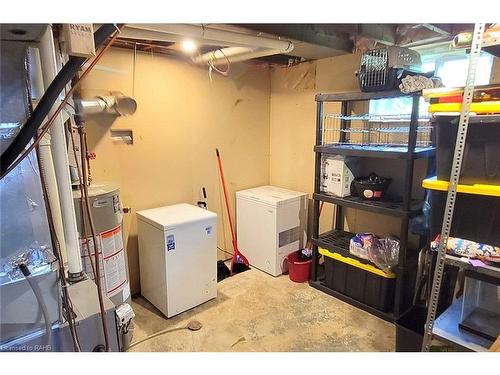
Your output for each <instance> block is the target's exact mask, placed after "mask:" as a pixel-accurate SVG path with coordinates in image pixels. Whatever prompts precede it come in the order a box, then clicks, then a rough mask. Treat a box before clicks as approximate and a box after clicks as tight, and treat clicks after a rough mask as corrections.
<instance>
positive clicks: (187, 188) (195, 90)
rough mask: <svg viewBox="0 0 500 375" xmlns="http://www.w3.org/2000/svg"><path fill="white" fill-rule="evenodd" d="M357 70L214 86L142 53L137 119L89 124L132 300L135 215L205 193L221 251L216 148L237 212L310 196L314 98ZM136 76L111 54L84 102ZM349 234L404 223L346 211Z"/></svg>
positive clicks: (343, 84) (96, 173)
mask: <svg viewBox="0 0 500 375" xmlns="http://www.w3.org/2000/svg"><path fill="white" fill-rule="evenodd" d="M358 64H359V56H357V55H345V56H340V57H335V58H329V59H322V60H318V61H316V62H310V63H303V64H300V65H297V66H294V67H291V68H274V69H272V71H271V72H269V71H268V70H267V69H263V68H258V67H248V66H246V65H243V64H238V65H236V66H235V67H234V68H235V69H233V72H234V71H235V73H234V74H233V76H232V77H229V78H225V77H221V76H219V75H214V82H212V83H210V82H209V79H208V75H207V71H206V69H204V68H197V67H194V66H192V65H190V64H189V63H187V62H183V61H178V60H174V59H171V58H165V57H160V56H151V55H150V54H144V53H139V54H138V55H137V62H136V68H135V92H134V95H133V96H134V97H135V98H136V100H137V102H138V110H137V112H136V113H135V114H134V115H133V116H130V117H127V118H123V117H122V118H117V119H113V118H111V117H105V116H99V117H97V118H94V119H93V120H90V121H88V125H89V126H88V133H89V143H90V144H89V146H90V148H91V150H92V151H94V152H96V153H97V159H96V160H95V161H94V162H93V163H92V175H93V177H94V180H95V181H114V182H117V183H118V184H120V186H121V192H122V201H123V204H124V206H129V207H131V208H132V213H131V214H128V215H126V218H125V232H126V237H127V240H128V245H127V250H128V253H129V269H130V278H131V286H132V292H133V293H137V292H139V290H140V285H139V270H138V253H137V234H136V218H135V214H134V212H135V211H138V210H141V209H146V208H151V207H157V206H162V205H168V204H174V203H178V202H190V203H195V202H196V201H197V200H198V198H199V191H200V189H201V187H202V186H205V187H206V188H207V191H208V195H209V209H210V210H212V211H215V212H216V213H217V214H218V215H219V232H218V238H219V246H220V247H222V248H226V249H230V248H231V244H230V237H229V230H228V229H229V228H228V227H227V224H225V223H227V219H226V214H225V212H224V211H223V210H222V205H221V204H222V200H221V199H222V196H221V191H220V189H219V181H218V173H217V168H216V159H215V152H214V149H215V147H219V149H220V150H221V152H222V155H223V158H224V167H225V173H226V179H227V182H228V187H229V193H230V196H231V200H232V205H233V208H234V192H235V191H237V190H241V189H244V188H248V187H252V186H258V185H263V184H267V183H271V184H273V185H276V186H281V187H284V188H289V189H293V190H299V191H305V192H308V193H312V191H313V181H314V152H313V145H314V137H315V110H316V105H315V101H314V95H315V94H316V93H318V92H340V91H357V90H358V84H357V81H356V78H355V76H354V72H355V70H356V69H357V67H358ZM133 76H134V74H133V54H132V53H131V52H130V51H125V50H120V49H111V50H110V51H109V53H107V54H106V55H105V56H104V57H103V60H102V61H101V62H100V63H99V65H98V66H97V68H96V69H94V71H93V72H92V73H91V74H90V75H89V77H88V78H87V79H86V80H85V82H84V85H83V92H84V96H86V97H91V96H93V95H99V94H107V93H109V91H113V90H117V91H121V92H123V93H124V94H127V95H132V88H133V86H134V84H133ZM499 77H500V63H499V59H496V60H495V65H494V71H493V73H492V81H493V82H499V81H500V79H499ZM335 106H336V105H332V108H334V107H335ZM332 108H330V109H331V110H333V109H332ZM338 109H339V108H338V106H337V108H336V110H338ZM110 129H132V130H133V131H134V145H124V144H120V143H116V142H113V141H112V140H111V139H110V135H109V131H110ZM422 167H423V165H420V169H421V170H422V169H423V168H422ZM332 209H333V206H332V205H325V208H324V211H323V214H322V220H321V227H322V230H327V229H328V228H330V226H331V222H332V217H333V216H332V212H333V210H332ZM221 215H224V221H221V220H220V218H221ZM347 228H349V230H352V231H356V230H363V231H373V232H376V233H381V234H382V233H397V231H398V228H399V220H398V219H395V218H390V217H385V216H380V215H376V214H371V213H366V212H358V211H355V210H348V213H347ZM224 229H225V230H224ZM223 232H225V236H223Z"/></svg>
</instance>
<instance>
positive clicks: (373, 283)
mask: <svg viewBox="0 0 500 375" xmlns="http://www.w3.org/2000/svg"><path fill="white" fill-rule="evenodd" d="M337 255H338V254H337ZM339 258H343V259H349V260H350V261H352V259H351V258H345V257H339ZM357 263H359V262H357ZM359 264H360V265H361V263H359ZM371 267H373V266H371ZM373 268H375V267H373ZM379 272H382V271H380V270H379ZM325 285H326V286H327V287H329V288H331V289H333V290H336V291H337V292H340V293H342V294H344V295H346V296H349V297H351V298H354V299H356V300H358V301H360V302H363V303H365V304H367V305H369V306H371V307H374V308H376V309H377V310H380V311H383V312H389V311H391V310H392V308H393V306H394V292H395V286H396V279H395V278H394V277H384V276H380V275H378V274H375V273H373V272H370V271H367V270H366V269H363V268H359V267H356V266H354V265H352V264H349V263H346V262H345V261H341V260H338V259H334V258H332V257H330V256H328V255H325Z"/></svg>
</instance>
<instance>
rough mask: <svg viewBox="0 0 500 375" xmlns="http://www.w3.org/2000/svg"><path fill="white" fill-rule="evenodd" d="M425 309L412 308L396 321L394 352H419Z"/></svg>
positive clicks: (425, 314)
mask: <svg viewBox="0 0 500 375" xmlns="http://www.w3.org/2000/svg"><path fill="white" fill-rule="evenodd" d="M426 318H427V309H426V308H425V307H424V306H418V305H416V306H412V307H411V308H410V309H409V310H408V311H407V312H405V313H404V314H403V315H401V316H400V317H399V318H398V319H397V320H396V351H397V352H420V351H421V350H422V341H423V338H424V327H425V321H426Z"/></svg>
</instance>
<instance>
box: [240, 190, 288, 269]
mask: <svg viewBox="0 0 500 375" xmlns="http://www.w3.org/2000/svg"><path fill="white" fill-rule="evenodd" d="M237 205H238V208H237V227H238V247H239V249H240V251H241V252H242V253H243V255H245V256H246V257H247V259H248V261H249V262H250V264H251V265H252V266H254V267H256V268H258V269H260V270H261V271H264V272H267V273H269V274H271V275H273V276H278V275H279V274H281V272H280V271H279V270H277V269H276V267H275V264H276V207H275V206H272V205H270V204H267V203H265V202H262V201H257V200H253V199H244V198H239V199H238V201H237Z"/></svg>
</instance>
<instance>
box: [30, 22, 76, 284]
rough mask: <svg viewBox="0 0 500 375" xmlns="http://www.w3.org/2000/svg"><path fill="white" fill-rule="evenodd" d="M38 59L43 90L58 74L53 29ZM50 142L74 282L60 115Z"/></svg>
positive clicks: (70, 196) (72, 221) (68, 185)
mask: <svg viewBox="0 0 500 375" xmlns="http://www.w3.org/2000/svg"><path fill="white" fill-rule="evenodd" d="M40 59H41V62H42V75H43V81H44V85H45V88H47V87H48V86H49V84H50V83H51V82H52V80H53V79H54V77H55V76H56V74H57V65H56V54H55V47H54V38H53V36H52V27H51V26H49V27H47V30H46V31H45V33H44V35H43V36H42V38H41V40H40ZM57 105H58V103H57V102H56V103H54V106H53V107H52V109H51V111H50V112H49V116H50V115H52V114H53V113H54V112H55V109H56V107H57ZM50 135H51V143H52V157H53V158H54V167H55V172H56V180H57V187H58V190H59V201H60V205H61V214H62V219H63V223H64V227H63V229H64V239H65V244H66V253H67V257H68V276H69V278H70V279H71V278H73V279H75V280H77V279H79V278H80V277H81V276H82V275H83V272H82V259H81V256H80V244H79V240H78V231H77V226H76V218H75V208H74V204H73V193H72V191H71V179H70V175H69V162H68V150H67V148H66V135H65V130H64V122H63V117H62V114H61V113H59V115H58V116H57V117H56V120H55V121H54V123H53V124H52V128H51V129H50Z"/></svg>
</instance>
